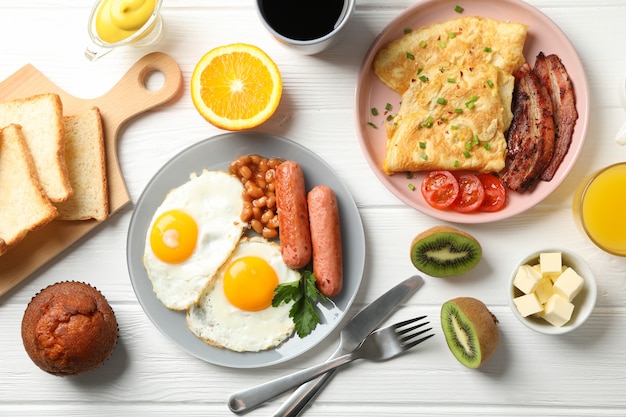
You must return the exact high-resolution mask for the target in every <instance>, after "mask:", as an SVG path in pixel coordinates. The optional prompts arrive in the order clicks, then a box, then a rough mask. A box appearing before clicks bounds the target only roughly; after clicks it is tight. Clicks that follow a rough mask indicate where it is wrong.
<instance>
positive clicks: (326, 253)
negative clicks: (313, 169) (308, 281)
mask: <svg viewBox="0 0 626 417" xmlns="http://www.w3.org/2000/svg"><path fill="white" fill-rule="evenodd" d="M275 185H276V188H275V192H276V207H277V209H278V227H279V231H280V232H279V233H280V245H281V251H282V257H283V260H284V261H285V263H286V264H287V266H289V267H290V268H293V269H299V268H303V267H305V266H306V265H307V264H308V263H309V262H310V261H311V259H312V260H313V274H314V275H315V279H316V284H317V288H318V290H319V291H320V293H322V294H323V295H325V296H326V297H334V296H336V295H338V294H339V293H340V292H341V288H342V286H343V252H342V243H341V225H340V220H339V207H338V205H337V198H336V197H335V193H334V192H333V190H332V189H330V188H329V187H327V186H325V185H318V186H316V187H314V188H313V189H312V190H311V191H310V192H309V194H308V196H307V194H306V187H305V183H304V173H303V172H302V168H301V167H300V165H299V164H298V163H296V162H294V161H285V162H283V163H282V164H280V165H279V166H278V168H276V183H275Z"/></svg>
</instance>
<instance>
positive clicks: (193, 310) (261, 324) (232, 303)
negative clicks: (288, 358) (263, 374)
mask: <svg viewBox="0 0 626 417" xmlns="http://www.w3.org/2000/svg"><path fill="white" fill-rule="evenodd" d="M298 280H300V273H299V272H298V271H295V270H292V269H290V268H289V267H288V266H287V265H285V263H284V261H283V259H282V255H281V252H280V246H279V245H278V244H277V243H275V242H271V241H268V240H266V239H265V238H262V237H260V236H259V237H257V236H255V237H250V238H248V237H243V238H242V239H241V241H240V242H239V245H238V246H237V248H236V249H235V251H234V252H233V254H232V256H231V257H230V259H229V260H228V261H227V262H226V263H225V264H224V265H223V266H222V268H220V270H219V272H218V273H217V276H216V277H215V279H214V280H213V281H212V283H211V284H210V285H209V287H207V289H206V290H205V291H204V293H203V294H202V297H201V298H200V300H199V301H198V303H196V304H194V305H193V306H191V307H190V308H189V310H188V312H187V327H188V328H189V330H190V331H191V332H192V333H193V334H195V335H196V336H197V337H199V338H200V339H202V340H204V341H205V342H207V343H209V344H211V345H213V346H218V347H223V348H226V349H230V350H233V351H237V352H258V351H261V350H266V349H271V348H274V347H276V346H278V345H280V344H281V343H282V342H283V341H285V340H286V339H288V338H289V337H291V335H292V334H293V332H294V329H295V326H294V323H293V320H292V319H291V318H290V317H289V310H290V308H291V306H292V305H293V302H290V303H284V304H281V305H280V306H277V307H272V298H273V296H274V289H275V288H276V286H278V285H279V284H283V283H287V282H293V281H298Z"/></svg>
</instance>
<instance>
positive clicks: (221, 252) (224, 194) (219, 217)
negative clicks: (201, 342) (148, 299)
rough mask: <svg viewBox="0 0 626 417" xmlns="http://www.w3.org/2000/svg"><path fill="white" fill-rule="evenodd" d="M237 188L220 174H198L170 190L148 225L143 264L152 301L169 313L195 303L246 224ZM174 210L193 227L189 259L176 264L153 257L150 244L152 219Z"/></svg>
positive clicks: (230, 178)
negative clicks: (184, 215) (190, 220)
mask: <svg viewBox="0 0 626 417" xmlns="http://www.w3.org/2000/svg"><path fill="white" fill-rule="evenodd" d="M242 191H243V184H242V183H241V181H239V179H237V178H236V177H234V176H232V175H230V174H229V173H227V172H225V171H207V170H203V171H202V173H201V174H200V175H199V176H198V175H197V174H196V173H192V174H191V175H190V180H189V181H188V182H186V183H185V184H183V185H181V186H180V187H177V188H175V189H173V190H171V191H170V192H169V193H168V194H167V196H166V197H165V199H164V200H163V203H161V205H160V206H159V207H158V208H157V210H156V211H155V213H154V216H153V218H152V220H151V222H150V226H149V227H148V232H147V235H146V245H145V249H144V256H143V263H144V267H145V268H146V272H147V274H148V277H149V279H150V281H151V282H152V287H153V290H154V292H155V294H156V296H157V298H158V299H159V300H160V301H161V302H162V303H163V304H164V305H165V306H166V307H167V308H170V309H173V310H186V309H187V308H188V307H189V306H190V305H192V304H193V303H195V302H196V301H198V299H199V298H200V295H201V294H202V291H203V290H204V289H205V288H206V287H207V285H209V283H210V281H211V279H212V277H213V276H214V275H215V273H216V272H217V271H218V270H219V268H220V267H221V266H222V264H223V263H224V262H225V261H226V260H227V259H228V257H229V256H230V255H231V254H232V252H233V250H234V249H235V247H236V246H237V243H238V242H239V240H240V239H241V236H242V235H243V233H244V230H245V229H246V228H247V226H248V224H247V223H246V222H243V221H242V220H241V218H240V216H241V211H242V210H243V199H242ZM173 209H180V210H182V211H184V212H186V213H187V214H189V215H190V216H191V217H193V219H194V220H195V222H196V224H197V226H198V241H197V244H196V248H195V250H194V252H193V253H192V255H191V256H190V257H189V258H188V259H187V260H185V261H183V262H181V263H176V264H173V263H166V262H163V261H162V260H160V259H159V258H157V256H156V255H155V254H154V252H153V251H152V248H151V245H150V232H151V230H152V227H153V224H154V221H155V220H156V219H157V218H158V217H159V215H161V214H162V213H163V212H165V211H169V210H173Z"/></svg>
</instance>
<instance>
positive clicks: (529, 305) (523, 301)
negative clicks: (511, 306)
mask: <svg viewBox="0 0 626 417" xmlns="http://www.w3.org/2000/svg"><path fill="white" fill-rule="evenodd" d="M513 303H515V307H517V311H519V313H520V315H521V316H522V317H528V316H530V315H531V314H536V313H539V312H541V311H543V306H542V305H541V303H540V302H539V300H538V299H537V296H536V295H535V293H530V294H525V295H522V296H520V297H515V298H514V299H513Z"/></svg>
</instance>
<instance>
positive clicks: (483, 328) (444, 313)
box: [441, 297, 500, 368]
mask: <svg viewBox="0 0 626 417" xmlns="http://www.w3.org/2000/svg"><path fill="white" fill-rule="evenodd" d="M497 323H498V319H497V318H496V316H494V315H493V314H492V313H491V312H490V311H489V309H488V308H487V306H485V304H484V303H483V302H482V301H480V300H477V299H475V298H470V297H460V298H455V299H453V300H449V301H446V302H445V303H443V305H442V306H441V327H442V329H443V334H444V335H445V337H446V342H447V344H448V347H449V348H450V351H451V352H452V354H453V355H454V357H456V358H457V359H458V361H459V362H461V363H462V364H463V365H465V366H467V367H468V368H478V367H479V366H481V365H482V364H483V363H485V361H486V360H487V359H489V357H490V356H491V355H492V354H493V352H495V350H496V348H497V347H498V342H499V340H500V333H499V331H498V326H497Z"/></svg>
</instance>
